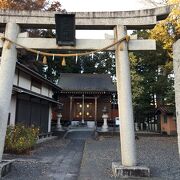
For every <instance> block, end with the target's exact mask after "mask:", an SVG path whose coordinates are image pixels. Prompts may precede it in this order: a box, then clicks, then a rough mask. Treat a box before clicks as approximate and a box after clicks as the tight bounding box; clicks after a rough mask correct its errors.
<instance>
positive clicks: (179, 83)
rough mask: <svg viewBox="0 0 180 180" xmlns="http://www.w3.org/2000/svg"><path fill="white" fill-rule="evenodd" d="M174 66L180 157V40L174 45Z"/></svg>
mask: <svg viewBox="0 0 180 180" xmlns="http://www.w3.org/2000/svg"><path fill="white" fill-rule="evenodd" d="M173 66H174V87H175V103H176V122H177V134H178V148H179V157H180V68H179V67H180V40H178V41H177V42H176V43H175V44H174V46H173Z"/></svg>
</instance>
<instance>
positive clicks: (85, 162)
mask: <svg viewBox="0 0 180 180" xmlns="http://www.w3.org/2000/svg"><path fill="white" fill-rule="evenodd" d="M91 136H92V132H71V133H69V134H67V136H66V138H67V139H56V140H51V141H48V142H45V143H42V144H39V145H37V147H36V148H35V150H33V151H32V152H31V154H30V155H23V156H22V155H21V156H20V155H18V156H17V155H4V159H16V162H15V163H13V168H12V172H11V173H10V174H8V175H7V176H6V177H4V178H2V180H36V179H37V180H56V179H57V180H77V179H79V180H110V179H115V178H114V177H113V176H112V169H111V164H112V162H117V161H120V142H119V138H118V137H116V136H114V137H106V138H105V137H100V138H99V139H98V140H93V139H92V138H90V137H91ZM136 142H137V152H138V153H137V159H138V164H139V165H145V166H148V167H149V168H150V169H151V178H147V179H148V180H149V179H157V180H159V179H163V180H164V179H165V180H166V179H168V180H169V179H170V180H176V179H177V180H179V179H180V163H179V157H178V149H177V138H176V137H140V138H139V140H136ZM141 179H145V178H141Z"/></svg>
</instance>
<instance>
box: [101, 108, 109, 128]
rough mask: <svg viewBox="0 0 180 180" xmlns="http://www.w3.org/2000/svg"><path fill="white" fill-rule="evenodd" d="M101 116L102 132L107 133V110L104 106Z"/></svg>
mask: <svg viewBox="0 0 180 180" xmlns="http://www.w3.org/2000/svg"><path fill="white" fill-rule="evenodd" d="M102 112H103V115H102V118H103V121H104V122H103V125H102V131H103V132H107V131H108V124H107V119H108V117H109V116H108V111H107V108H106V106H104V108H103V110H102Z"/></svg>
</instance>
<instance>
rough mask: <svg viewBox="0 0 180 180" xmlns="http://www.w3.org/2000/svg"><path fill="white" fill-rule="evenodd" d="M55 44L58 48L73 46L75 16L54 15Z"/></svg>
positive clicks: (74, 41)
mask: <svg viewBox="0 0 180 180" xmlns="http://www.w3.org/2000/svg"><path fill="white" fill-rule="evenodd" d="M55 22H56V44H57V45H58V46H75V45H76V39H75V31H76V27H75V14H55Z"/></svg>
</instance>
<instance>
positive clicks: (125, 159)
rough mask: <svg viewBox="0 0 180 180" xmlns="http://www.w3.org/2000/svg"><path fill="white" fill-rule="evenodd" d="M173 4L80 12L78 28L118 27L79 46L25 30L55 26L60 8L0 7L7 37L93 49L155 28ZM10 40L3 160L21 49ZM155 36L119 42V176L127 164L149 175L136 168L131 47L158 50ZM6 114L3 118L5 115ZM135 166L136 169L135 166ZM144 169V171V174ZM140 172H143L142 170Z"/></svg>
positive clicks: (1, 123) (0, 113)
mask: <svg viewBox="0 0 180 180" xmlns="http://www.w3.org/2000/svg"><path fill="white" fill-rule="evenodd" d="M171 8H172V7H170V6H166V7H160V8H154V9H148V10H138V11H122V12H77V13H75V16H76V29H86V30H90V29H93V30H97V29H98V30H100V29H101V30H109V29H112V30H114V35H115V36H114V37H115V38H114V39H113V40H77V45H76V46H75V47H58V46H57V45H56V41H55V39H50V38H48V39H46V38H29V37H28V36H27V35H26V34H25V35H24V34H21V33H20V29H21V28H29V29H31V28H41V29H43V28H45V29H48V28H55V19H54V15H55V13H57V12H43V11H8V10H0V27H5V37H7V38H9V39H11V40H13V41H16V42H18V43H19V44H22V45H24V46H26V47H29V48H35V49H71V50H83V49H85V50H92V49H97V48H98V49H100V48H101V47H104V46H106V45H107V44H110V43H112V42H113V41H114V40H118V39H121V38H122V37H124V36H126V34H127V29H148V28H153V27H154V26H155V25H156V24H157V22H158V21H159V20H163V19H165V18H166V17H167V16H168V14H169V13H170V11H171ZM7 43H8V41H5V42H0V47H3V50H2V58H1V65H0V102H1V103H0V117H1V118H0V161H1V160H2V154H3V149H4V140H5V133H6V128H7V119H8V109H9V105H10V98H11V92H12V86H13V76H14V71H15V64H16V60H17V49H16V47H15V45H14V44H12V45H11V47H9V48H7ZM155 49H156V48H155V41H154V40H130V41H129V43H127V42H126V41H123V42H121V43H120V44H118V45H116V47H115V49H111V50H115V55H116V76H117V92H118V104H119V112H120V113H119V114H120V129H121V130H120V139H121V157H122V166H120V165H119V164H116V163H114V164H113V172H114V175H115V176H119V175H124V174H123V173H124V168H125V167H127V168H126V172H127V170H128V171H129V174H128V175H130V174H131V175H136V172H137V171H136V170H142V171H141V172H142V174H141V175H146V176H149V169H148V168H147V169H143V168H138V167H137V168H132V167H135V166H136V165H137V162H136V146H135V135H134V119H133V109H132V97H131V96H132V94H131V80H130V67H129V58H128V50H155ZM2 117H3V118H2ZM132 169H133V170H132ZM143 173H144V174H143ZM138 175H140V174H138Z"/></svg>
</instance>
